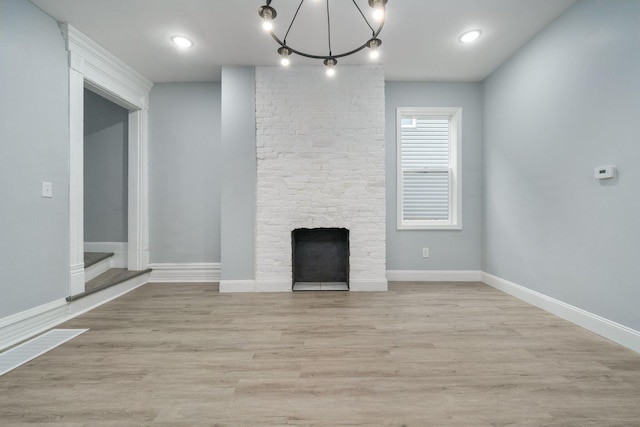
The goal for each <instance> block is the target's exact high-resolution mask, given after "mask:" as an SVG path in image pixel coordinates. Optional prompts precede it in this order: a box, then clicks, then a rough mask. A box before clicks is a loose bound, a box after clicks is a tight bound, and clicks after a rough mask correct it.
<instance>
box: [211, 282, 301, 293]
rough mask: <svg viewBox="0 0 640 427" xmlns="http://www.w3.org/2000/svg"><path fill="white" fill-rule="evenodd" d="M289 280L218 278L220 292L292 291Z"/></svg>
mask: <svg viewBox="0 0 640 427" xmlns="http://www.w3.org/2000/svg"><path fill="white" fill-rule="evenodd" d="M291 287H292V283H291V282H290V281H287V282H285V281H276V280H274V281H266V280H265V281H257V280H220V292H292V289H291Z"/></svg>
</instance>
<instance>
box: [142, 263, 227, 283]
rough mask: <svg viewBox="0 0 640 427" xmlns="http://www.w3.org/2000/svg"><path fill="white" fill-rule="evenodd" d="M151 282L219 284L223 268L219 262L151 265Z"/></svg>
mask: <svg viewBox="0 0 640 427" xmlns="http://www.w3.org/2000/svg"><path fill="white" fill-rule="evenodd" d="M149 268H150V269H152V270H153V271H152V272H151V279H150V280H149V281H150V282H154V283H173V282H219V281H220V272H221V266H220V263H219V262H197V263H196V262H190V263H166V262H165V263H160V262H158V263H151V264H149Z"/></svg>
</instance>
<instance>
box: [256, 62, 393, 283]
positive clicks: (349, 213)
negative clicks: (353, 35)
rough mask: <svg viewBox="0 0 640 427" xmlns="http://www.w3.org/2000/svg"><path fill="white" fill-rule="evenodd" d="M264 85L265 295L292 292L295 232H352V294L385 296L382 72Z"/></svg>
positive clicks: (353, 71) (261, 75) (260, 193)
mask: <svg viewBox="0 0 640 427" xmlns="http://www.w3.org/2000/svg"><path fill="white" fill-rule="evenodd" d="M255 77H256V155H257V176H256V181H257V182H256V245H255V250H256V253H255V254H256V285H257V286H256V287H257V288H260V287H263V288H265V289H269V290H287V289H288V290H291V286H292V277H294V276H293V275H294V266H293V253H292V251H293V246H292V243H291V233H292V231H293V230H296V229H344V230H348V239H349V240H348V264H347V265H348V278H347V279H346V280H345V281H346V282H347V283H348V284H349V288H350V290H352V291H358V290H364V291H366V290H386V289H387V281H386V277H385V274H386V262H385V256H386V254H385V250H386V249H385V227H386V225H385V209H386V207H385V170H384V161H385V156H384V72H383V69H382V67H380V66H341V67H339V69H338V70H337V73H336V75H335V76H334V77H333V78H327V77H326V76H325V75H324V70H323V69H322V67H318V66H309V67H306V66H304V67H291V68H288V69H283V68H281V67H256V75H255ZM339 282H342V280H340V281H339Z"/></svg>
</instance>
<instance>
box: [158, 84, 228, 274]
mask: <svg viewBox="0 0 640 427" xmlns="http://www.w3.org/2000/svg"><path fill="white" fill-rule="evenodd" d="M220 175H221V174H220V84H219V83H161V84H156V85H154V86H153V89H152V90H151V93H150V95H149V250H150V260H151V262H158V263H161V262H220Z"/></svg>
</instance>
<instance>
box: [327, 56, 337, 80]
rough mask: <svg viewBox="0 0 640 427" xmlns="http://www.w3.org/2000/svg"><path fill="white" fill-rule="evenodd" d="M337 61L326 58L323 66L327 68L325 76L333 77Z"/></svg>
mask: <svg viewBox="0 0 640 427" xmlns="http://www.w3.org/2000/svg"><path fill="white" fill-rule="evenodd" d="M337 63H338V60H337V59H336V58H327V59H325V60H324V65H326V66H327V76H329V77H333V76H335V74H336V68H335V67H336V64H337Z"/></svg>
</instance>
